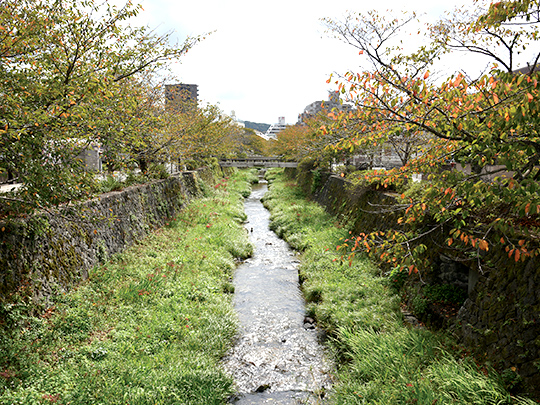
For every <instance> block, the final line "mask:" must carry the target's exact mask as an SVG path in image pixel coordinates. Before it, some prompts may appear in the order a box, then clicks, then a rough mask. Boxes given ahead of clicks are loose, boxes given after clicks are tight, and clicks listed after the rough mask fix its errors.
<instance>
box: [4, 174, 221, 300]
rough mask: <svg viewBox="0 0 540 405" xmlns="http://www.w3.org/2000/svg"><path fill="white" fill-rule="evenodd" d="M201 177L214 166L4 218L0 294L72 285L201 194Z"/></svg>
mask: <svg viewBox="0 0 540 405" xmlns="http://www.w3.org/2000/svg"><path fill="white" fill-rule="evenodd" d="M207 172H208V173H207ZM201 178H204V181H205V182H207V183H208V182H212V179H213V172H211V171H210V170H206V171H204V170H203V171H201V172H199V173H198V172H183V173H181V174H177V175H175V176H171V177H170V178H168V179H166V180H159V181H155V182H153V183H150V184H146V185H141V186H134V187H129V188H126V189H125V190H123V191H119V192H112V193H108V194H103V195H101V196H100V197H99V198H96V199H94V200H91V201H87V202H81V203H77V204H75V205H72V206H68V207H62V208H60V209H58V210H56V211H55V212H42V213H39V214H36V215H33V216H31V217H29V218H20V219H16V220H10V221H4V222H0V300H6V299H9V296H10V294H12V293H13V292H14V291H16V290H17V289H19V288H26V289H29V291H27V292H28V293H29V294H31V295H32V297H33V299H34V300H35V301H36V302H39V301H43V300H46V299H47V296H48V295H49V294H51V292H53V291H55V290H60V291H62V290H67V289H69V288H70V286H71V285H73V284H74V283H76V282H78V281H79V280H82V279H85V278H86V277H88V270H89V269H90V268H92V267H93V266H94V265H96V264H98V263H100V262H104V261H105V260H106V259H107V258H109V257H110V256H111V255H113V254H115V253H118V252H121V251H122V250H124V249H125V248H126V247H128V246H130V245H131V244H132V243H133V242H134V241H136V240H139V239H141V238H142V237H144V236H145V235H147V234H148V233H149V232H150V231H152V230H154V229H156V228H158V227H160V226H162V225H163V224H164V223H165V222H166V221H167V220H168V219H170V218H174V217H175V216H176V215H177V214H178V212H179V211H180V210H181V209H182V208H183V206H184V205H185V204H186V203H187V202H188V201H189V200H190V199H191V198H193V197H195V196H197V195H199V194H201V184H202V181H203V180H201Z"/></svg>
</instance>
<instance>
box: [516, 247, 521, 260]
mask: <svg viewBox="0 0 540 405" xmlns="http://www.w3.org/2000/svg"><path fill="white" fill-rule="evenodd" d="M520 256H521V252H520V251H519V249H516V255H515V257H516V262H517V261H519V258H520Z"/></svg>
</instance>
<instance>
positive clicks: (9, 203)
mask: <svg viewBox="0 0 540 405" xmlns="http://www.w3.org/2000/svg"><path fill="white" fill-rule="evenodd" d="M139 11H140V6H133V5H132V4H131V2H128V3H127V4H126V5H125V6H124V7H122V8H116V7H114V6H112V5H110V4H108V3H107V2H104V3H103V4H101V5H96V4H95V3H94V2H93V1H90V0H53V1H42V0H5V1H3V2H2V8H1V9H0V57H1V62H0V86H1V87H0V92H1V93H2V95H3V98H4V102H3V104H2V105H1V106H0V128H1V130H0V148H1V151H2V152H1V154H0V172H8V173H10V175H15V173H16V174H17V175H18V176H19V181H20V182H22V183H23V184H24V186H23V189H22V191H21V192H20V194H19V195H18V196H17V197H16V198H11V197H10V199H7V198H5V197H2V198H0V201H2V202H3V203H4V204H5V205H6V206H4V209H8V210H9V209H10V207H13V203H17V202H18V203H19V204H22V206H24V208H25V209H32V208H36V207H42V206H49V205H51V204H52V205H55V204H59V203H62V202H66V201H70V200H71V199H74V198H81V197H82V196H85V195H88V194H89V188H88V187H89V185H90V184H91V183H92V181H93V177H92V176H90V175H89V174H88V173H87V172H86V171H85V170H84V167H83V164H82V162H81V161H80V159H79V155H80V153H81V151H83V150H85V149H86V148H88V147H89V145H91V144H92V143H94V142H96V143H103V144H105V145H106V147H107V148H108V149H107V150H108V152H109V153H110V154H111V156H119V155H121V154H122V153H123V150H122V149H117V150H115V149H114V148H116V147H120V145H122V146H123V145H124V142H120V141H119V140H121V139H124V138H125V137H130V138H131V139H132V142H131V143H133V142H135V138H137V134H141V133H145V132H146V131H147V130H148V127H149V126H151V125H152V124H151V122H152V120H153V119H154V116H153V115H152V114H151V113H150V112H148V111H146V110H145V108H141V107H143V105H144V104H145V103H146V101H145V100H141V99H140V97H141V96H142V95H144V92H141V91H131V90H133V89H134V88H136V87H137V86H140V83H141V82H143V81H144V80H143V79H142V78H143V77H144V76H145V75H146V76H147V75H149V74H151V73H152V72H155V71H156V70H157V69H159V68H161V67H163V66H164V65H165V64H166V63H168V61H169V60H171V59H176V58H179V57H181V56H182V55H184V54H185V53H186V52H187V51H188V50H189V49H190V48H191V47H192V46H193V45H194V44H195V43H196V42H197V41H199V40H200V38H199V37H194V38H191V37H189V38H187V39H186V40H185V42H184V43H183V44H180V45H175V46H170V45H169V44H168V42H169V39H170V33H169V34H165V35H163V36H158V35H155V34H154V33H153V32H152V31H150V30H149V29H148V28H146V27H140V28H136V27H131V26H130V25H129V24H128V23H127V22H128V21H129V19H130V18H132V17H134V16H136V15H137V13H138V12H139ZM134 112H136V113H134ZM127 117H129V118H127ZM113 159H114V158H113ZM111 164H115V163H112V161H111Z"/></svg>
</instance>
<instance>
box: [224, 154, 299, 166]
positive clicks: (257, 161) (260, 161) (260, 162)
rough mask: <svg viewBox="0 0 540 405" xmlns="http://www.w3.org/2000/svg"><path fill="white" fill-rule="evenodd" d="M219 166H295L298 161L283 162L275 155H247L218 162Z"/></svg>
mask: <svg viewBox="0 0 540 405" xmlns="http://www.w3.org/2000/svg"><path fill="white" fill-rule="evenodd" d="M219 165H220V166H221V167H297V166H298V162H284V161H283V160H281V159H280V158H276V157H262V156H260V157H259V156H258V157H248V158H245V159H227V160H222V161H220V162H219Z"/></svg>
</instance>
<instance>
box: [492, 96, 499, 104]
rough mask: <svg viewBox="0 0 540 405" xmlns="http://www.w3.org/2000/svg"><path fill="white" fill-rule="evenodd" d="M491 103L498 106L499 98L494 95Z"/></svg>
mask: <svg viewBox="0 0 540 405" xmlns="http://www.w3.org/2000/svg"><path fill="white" fill-rule="evenodd" d="M493 101H495V104H499V96H497V95H496V94H494V95H493Z"/></svg>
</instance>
